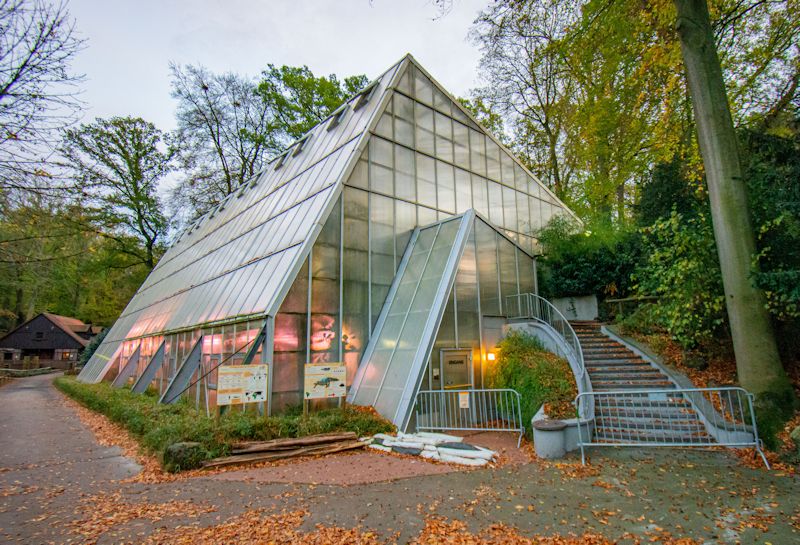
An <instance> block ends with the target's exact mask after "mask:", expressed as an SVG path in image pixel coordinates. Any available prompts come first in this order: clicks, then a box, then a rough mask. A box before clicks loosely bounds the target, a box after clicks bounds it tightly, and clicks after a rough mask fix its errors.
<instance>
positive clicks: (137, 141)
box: [61, 117, 174, 269]
mask: <svg viewBox="0 0 800 545" xmlns="http://www.w3.org/2000/svg"><path fill="white" fill-rule="evenodd" d="M61 151H62V154H63V156H64V160H65V164H66V166H67V168H69V169H70V171H71V172H72V179H73V186H72V189H73V192H74V194H75V196H76V198H77V199H78V200H79V201H80V202H82V203H84V204H85V205H86V214H87V215H88V216H89V217H90V220H91V221H92V223H93V224H96V225H97V226H98V229H99V232H101V233H102V234H103V236H106V237H108V238H109V239H111V240H113V241H114V242H115V243H116V244H117V246H118V249H119V251H120V252H121V253H124V254H127V255H129V256H131V257H132V258H134V259H135V260H137V261H138V262H140V263H143V264H144V265H145V266H147V268H149V269H152V268H153V267H154V266H155V263H156V259H157V257H158V254H159V252H160V249H161V246H162V242H163V237H164V235H165V233H166V231H167V227H168V221H167V219H166V216H165V215H164V211H163V208H162V204H161V202H160V199H159V197H158V184H159V182H161V180H162V179H163V178H164V176H165V175H166V174H167V173H168V172H169V171H170V170H171V168H172V165H171V161H172V157H173V155H174V149H173V148H172V147H170V146H168V145H165V142H164V135H163V134H162V133H161V131H159V130H158V129H157V128H156V127H155V125H153V124H152V123H148V122H147V121H145V120H143V119H141V118H133V117H113V118H111V119H99V118H98V119H96V120H95V121H94V123H90V124H86V125H81V126H80V127H78V128H76V129H70V130H67V131H66V132H65V133H64V143H63V145H62V148H61Z"/></svg>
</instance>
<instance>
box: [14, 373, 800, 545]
mask: <svg viewBox="0 0 800 545" xmlns="http://www.w3.org/2000/svg"><path fill="white" fill-rule="evenodd" d="M52 378H53V377H52V375H50V376H40V377H31V378H26V379H18V380H15V381H14V382H12V383H11V384H8V385H6V386H3V387H2V388H0V447H2V448H0V543H26V544H38V543H87V542H88V543H92V542H97V543H142V542H144V541H146V539H147V538H148V536H151V535H152V534H153V533H154V532H161V534H158V535H162V536H164V535H167V536H168V535H169V534H164V532H170V531H172V530H174V529H175V528H176V527H178V526H182V525H183V526H185V525H194V526H198V525H199V526H215V525H218V524H220V523H222V522H224V521H226V520H228V519H229V518H231V517H234V516H237V515H241V514H242V513H244V512H245V511H247V510H250V509H265V510H267V512H276V513H278V512H281V511H284V510H285V511H294V510H305V511H307V512H308V515H307V516H306V518H305V520H304V522H303V526H302V528H303V529H305V530H306V531H311V530H313V529H314V527H315V525H317V524H320V523H321V524H326V525H332V526H338V527H343V528H352V527H355V526H359V525H361V526H362V527H364V528H368V529H371V530H374V531H375V532H376V534H377V535H378V536H379V537H382V538H387V537H389V536H391V535H393V534H395V533H397V532H399V538H398V541H399V542H400V543H405V542H407V541H409V540H412V539H413V538H414V537H416V536H417V535H418V534H419V532H420V531H421V529H422V528H423V526H424V525H425V523H426V519H427V518H428V517H431V516H438V517H444V518H445V519H447V520H461V521H464V522H465V523H466V524H467V527H468V528H469V529H470V530H471V531H474V532H477V531H480V530H481V529H484V528H487V527H488V526H490V525H492V524H495V523H498V522H502V523H505V524H507V525H510V526H514V527H516V528H518V529H519V531H520V533H521V534H523V535H528V536H531V535H554V534H558V535H568V534H570V533H572V534H576V535H582V534H584V533H587V532H590V533H598V534H602V535H604V536H607V537H608V538H609V539H612V540H620V542H621V543H626V542H632V540H631V539H629V538H628V539H626V538H625V536H626V535H628V534H632V535H634V536H639V537H642V538H643V540H644V541H646V540H647V539H649V538H650V537H658V536H662V537H663V536H664V535H666V533H669V534H671V535H672V536H675V537H679V536H688V537H692V538H694V539H695V540H697V541H698V542H706V543H737V542H738V543H744V544H750V543H768V542H769V543H773V544H775V545H778V544H781V545H783V544H789V543H798V542H800V529H798V526H800V511H798V509H800V507H799V505H800V502H798V500H797V498H798V497H800V481H798V479H797V478H796V477H790V476H785V475H781V474H779V473H777V472H767V471H764V470H758V469H749V468H746V467H743V466H742V465H741V464H740V463H739V462H738V460H737V459H736V458H735V457H734V456H732V455H731V454H730V453H727V452H713V451H708V452H707V451H685V450H683V451H679V450H669V451H634V450H631V449H628V450H622V449H620V450H612V449H609V450H607V451H604V452H602V453H598V452H594V453H593V455H592V463H593V464H592V469H590V470H588V471H587V470H583V469H581V467H580V465H579V464H578V463H577V460H576V459H575V458H571V459H569V460H567V462H566V463H564V464H542V463H529V464H513V465H506V466H504V467H501V468H497V469H480V470H473V471H448V472H445V473H438V472H436V473H432V474H431V473H430V472H428V473H426V474H424V475H422V476H412V477H407V478H400V479H396V480H392V481H389V482H386V480H385V479H381V481H382V482H372V481H375V479H374V478H365V479H359V477H358V475H359V473H363V474H366V475H369V474H370V473H372V474H374V473H375V472H376V471H377V472H380V471H381V469H380V466H379V465H375V464H376V462H375V458H374V456H379V455H377V454H373V453H361V454H356V455H345V456H341V457H335V458H329V459H319V460H307V461H302V462H299V464H289V465H282V466H276V467H267V468H263V469H260V470H241V471H237V472H232V473H223V474H220V475H215V476H211V477H194V478H187V479H181V480H177V481H173V482H165V483H158V484H145V483H137V482H126V481H125V480H126V479H128V478H129V477H132V476H133V475H135V474H136V473H137V472H138V469H139V468H138V466H137V465H136V464H135V463H134V462H133V461H132V460H130V459H128V458H126V457H124V456H122V455H121V452H120V451H119V449H117V448H116V447H114V448H107V447H102V446H100V445H98V444H97V443H96V442H95V440H94V436H93V435H92V433H91V432H90V431H89V430H88V429H86V428H85V427H84V426H83V424H82V423H81V422H80V420H79V419H78V418H77V416H76V415H75V413H74V411H73V410H72V409H71V408H69V407H67V406H65V405H64V404H63V403H62V400H61V394H60V393H59V392H58V391H56V390H55V388H53V386H52V385H51V381H52ZM405 463H407V462H406V460H404V459H400V458H395V459H393V461H392V462H391V464H392V465H398V464H400V465H402V464H405ZM408 463H411V462H410V461H409V462H408ZM417 463H419V462H417ZM300 464H305V465H306V466H309V465H310V466H309V467H310V468H311V469H313V471H315V472H319V474H320V475H321V478H320V479H319V480H316V481H310V480H309V479H308V478H307V477H304V478H303V479H302V480H303V481H304V482H297V480H299V479H293V478H292V474H293V473H296V474H302V475H306V476H307V475H308V474H309V473H308V471H306V470H307V469H309V467H305V468H304V469H303V470H302V471H300ZM362 467H364V468H366V470H365V471H361V468H362ZM345 473H346V474H347V475H349V476H350V477H348V479H350V480H351V481H352V482H359V483H363V484H350V485H343V484H341V483H342V482H344V481H341V480H337V479H336V478H334V477H331V476H332V475H333V476H335V475H337V474H339V475H341V474H345ZM412 473H413V472H412ZM237 475H238V476H237ZM348 482H350V481H348ZM324 483H329V484H324ZM330 483H335V484H330ZM211 533H212V534H213V531H211ZM160 542H163V543H169V542H172V541H171V539H169V538H162V539H160Z"/></svg>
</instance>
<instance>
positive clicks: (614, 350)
mask: <svg viewBox="0 0 800 545" xmlns="http://www.w3.org/2000/svg"><path fill="white" fill-rule="evenodd" d="M581 350H582V351H583V355H584V356H586V355H601V356H605V355H607V354H625V355H630V356H633V355H634V352H633V351H631V350H629V349H627V348H625V347H624V346H622V345H619V346H587V347H584V346H583V345H581Z"/></svg>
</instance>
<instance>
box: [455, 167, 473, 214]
mask: <svg viewBox="0 0 800 545" xmlns="http://www.w3.org/2000/svg"><path fill="white" fill-rule="evenodd" d="M470 208H472V183H471V182H470V174H469V172H467V171H466V170H461V169H460V168H457V169H456V213H457V214H461V213H462V212H466V211H467V210H469V209H470Z"/></svg>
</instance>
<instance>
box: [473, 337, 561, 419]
mask: <svg viewBox="0 0 800 545" xmlns="http://www.w3.org/2000/svg"><path fill="white" fill-rule="evenodd" d="M489 380H490V383H491V385H492V387H493V388H512V389H514V390H516V391H517V392H519V393H520V396H521V397H522V400H521V408H522V422H523V424H524V425H525V427H526V429H528V428H529V426H530V422H531V418H533V415H534V414H536V411H538V410H539V407H541V406H542V404H544V403H547V404H548V409H549V413H551V414H550V416H553V417H556V418H570V417H572V416H574V409H573V408H572V402H573V400H574V399H575V396H576V395H577V387H576V386H575V379H574V377H573V375H572V370H571V369H570V367H569V363H567V361H566V360H564V359H563V358H559V357H558V356H556V355H554V354H551V353H550V352H547V351H546V350H545V349H544V348H543V347H542V345H541V343H540V342H539V341H538V340H537V339H536V338H534V337H532V336H530V335H526V334H524V333H520V332H511V333H510V334H509V335H508V336H507V337H506V338H505V339H503V340H502V341H500V344H498V345H497V360H496V361H495V364H494V367H493V368H492V372H491V373H490V377H489ZM550 409H552V410H550ZM552 413H555V414H552Z"/></svg>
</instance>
